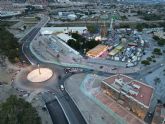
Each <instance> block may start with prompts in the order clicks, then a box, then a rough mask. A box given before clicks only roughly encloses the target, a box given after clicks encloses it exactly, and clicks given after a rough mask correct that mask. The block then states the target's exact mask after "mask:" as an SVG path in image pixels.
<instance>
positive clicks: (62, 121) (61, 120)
mask: <svg viewBox="0 0 165 124" xmlns="http://www.w3.org/2000/svg"><path fill="white" fill-rule="evenodd" d="M46 107H47V109H48V111H49V113H50V116H51V118H52V121H53V124H69V122H68V121H67V119H66V116H65V114H64V113H63V110H62V108H61V106H60V104H59V103H58V101H57V100H56V99H55V100H53V101H51V102H48V103H46Z"/></svg>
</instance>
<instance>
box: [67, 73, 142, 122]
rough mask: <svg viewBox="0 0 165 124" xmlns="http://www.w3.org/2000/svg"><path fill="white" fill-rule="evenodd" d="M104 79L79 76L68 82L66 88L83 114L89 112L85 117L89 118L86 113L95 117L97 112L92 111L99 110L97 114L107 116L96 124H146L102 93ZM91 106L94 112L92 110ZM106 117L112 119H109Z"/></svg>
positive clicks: (95, 76) (93, 76) (92, 76)
mask: <svg viewBox="0 0 165 124" xmlns="http://www.w3.org/2000/svg"><path fill="white" fill-rule="evenodd" d="M102 79H103V77H99V76H97V75H85V74H79V75H78V74H77V75H74V76H72V77H70V79H69V80H68V81H67V82H66V88H67V90H68V92H69V93H70V94H71V96H72V97H73V99H74V100H75V102H76V103H77V105H78V107H79V108H80V111H81V112H82V113H83V114H84V111H87V112H85V114H84V115H85V116H87V114H86V113H89V114H90V113H91V116H92V117H94V116H95V112H92V111H96V110H97V112H96V113H100V112H104V113H105V114H103V115H102V118H104V119H103V120H102V121H101V122H99V121H97V119H96V122H95V123H94V124H97V123H99V124H100V123H101V124H104V123H105V124H109V123H112V122H108V121H109V120H114V122H115V124H126V123H128V124H144V122H143V121H142V120H140V119H139V118H138V117H136V116H135V115H133V114H132V113H131V112H130V111H129V110H127V109H125V108H124V107H122V106H121V105H120V104H118V103H117V102H116V101H114V100H113V99H111V98H110V97H108V96H107V95H106V94H105V93H103V92H102V90H101V89H100V82H101V80H102ZM73 89H74V90H73ZM86 99H87V100H86ZM86 104H88V106H86ZM92 104H93V105H92ZM91 105H92V110H91V108H90V107H91ZM95 107H96V108H97V109H96V108H95ZM98 107H99V109H98ZM87 108H88V109H87ZM86 109H87V110H86ZM100 117H101V115H100ZM106 117H108V118H112V119H108V118H106ZM87 118H89V117H87ZM106 119H107V120H106ZM92 121H94V120H92ZM92 121H91V122H92Z"/></svg>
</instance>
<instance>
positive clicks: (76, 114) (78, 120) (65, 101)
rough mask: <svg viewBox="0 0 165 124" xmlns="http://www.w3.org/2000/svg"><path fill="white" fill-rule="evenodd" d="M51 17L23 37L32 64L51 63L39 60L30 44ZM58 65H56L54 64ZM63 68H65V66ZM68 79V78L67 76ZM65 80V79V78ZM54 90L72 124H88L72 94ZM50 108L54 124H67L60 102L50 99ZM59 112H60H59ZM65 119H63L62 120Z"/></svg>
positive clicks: (25, 52) (25, 53) (43, 20)
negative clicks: (71, 96)
mask: <svg viewBox="0 0 165 124" xmlns="http://www.w3.org/2000/svg"><path fill="white" fill-rule="evenodd" d="M48 19H49V18H44V19H42V20H41V21H40V22H39V23H38V24H37V25H36V26H35V27H34V28H33V29H32V30H31V31H30V32H29V33H28V34H27V35H26V36H25V37H24V38H23V39H22V43H23V45H22V52H23V54H24V55H25V57H26V58H27V59H28V61H29V62H30V63H31V64H35V65H37V64H38V63H40V64H43V65H48V64H49V63H44V62H41V61H40V60H38V59H37V58H36V57H35V56H34V55H33V54H32V52H31V50H30V48H29V46H30V43H31V41H32V40H33V39H34V38H35V36H36V35H37V34H38V32H39V30H40V28H41V27H42V26H43V25H45V24H46V23H47V21H48ZM49 65H52V64H49ZM54 66H56V65H54ZM61 69H64V68H63V67H62V68H61ZM65 79H66V78H65ZM63 81H64V80H63ZM50 90H52V92H54V93H55V94H56V96H57V97H58V99H59V102H60V104H61V105H62V107H63V111H64V112H65V113H66V116H67V119H68V121H69V122H70V124H86V122H85V119H84V118H83V117H82V115H81V113H80V111H79V110H78V108H77V106H76V105H75V104H74V102H73V101H72V99H71V98H70V96H69V95H68V94H67V93H66V92H65V91H63V92H60V91H59V92H57V91H56V89H53V88H52V89H51V88H50ZM46 105H47V107H48V110H49V112H50V115H51V118H52V121H53V123H54V124H67V123H68V122H67V121H66V117H64V113H63V112H62V109H61V107H60V106H59V103H58V102H57V101H56V100H53V101H50V102H49V103H46ZM58 112H59V114H57V113H58ZM62 120H63V121H62Z"/></svg>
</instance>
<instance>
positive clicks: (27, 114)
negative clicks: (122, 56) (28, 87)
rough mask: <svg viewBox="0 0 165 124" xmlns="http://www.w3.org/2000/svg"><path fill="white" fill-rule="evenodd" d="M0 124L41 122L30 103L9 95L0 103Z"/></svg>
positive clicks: (35, 123)
mask: <svg viewBox="0 0 165 124" xmlns="http://www.w3.org/2000/svg"><path fill="white" fill-rule="evenodd" d="M0 124H41V119H40V117H39V116H38V113H37V111H36V109H35V108H33V107H32V106H31V104H30V103H28V102H26V101H25V100H23V99H21V98H17V97H16V96H10V97H9V98H8V99H7V100H6V102H4V103H2V104H1V105H0Z"/></svg>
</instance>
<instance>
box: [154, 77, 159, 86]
mask: <svg viewBox="0 0 165 124" xmlns="http://www.w3.org/2000/svg"><path fill="white" fill-rule="evenodd" d="M160 82H161V80H160V78H158V77H156V78H155V79H154V83H155V85H157V84H159V83H160Z"/></svg>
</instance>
